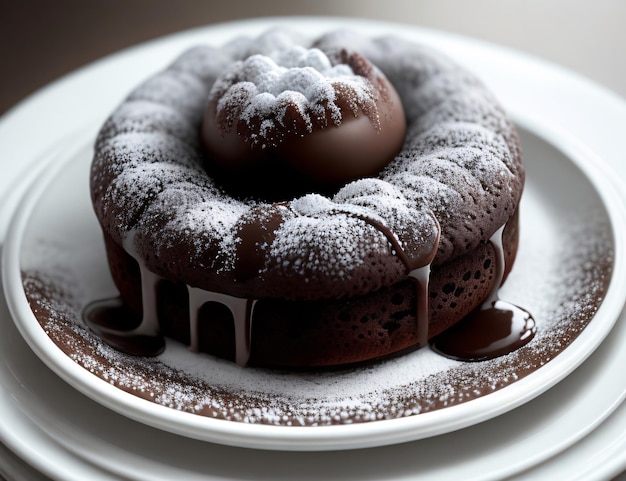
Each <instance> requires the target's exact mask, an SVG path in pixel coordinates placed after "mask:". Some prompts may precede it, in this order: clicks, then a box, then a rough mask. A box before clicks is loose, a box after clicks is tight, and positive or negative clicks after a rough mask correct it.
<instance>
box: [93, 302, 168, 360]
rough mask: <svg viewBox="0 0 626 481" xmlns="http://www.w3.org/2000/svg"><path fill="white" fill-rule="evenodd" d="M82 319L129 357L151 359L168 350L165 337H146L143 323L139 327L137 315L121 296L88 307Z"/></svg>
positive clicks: (154, 335) (156, 335)
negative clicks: (129, 355) (130, 355)
mask: <svg viewBox="0 0 626 481" xmlns="http://www.w3.org/2000/svg"><path fill="white" fill-rule="evenodd" d="M83 320H84V321H85V324H87V326H88V327H89V328H90V329H91V330H92V331H93V332H95V333H96V334H97V335H98V336H99V337H100V338H101V339H102V340H103V341H104V342H106V343H107V344H109V345H110V346H112V347H114V348H115V349H117V350H119V351H122V352H125V353H127V354H132V355H133V356H146V357H152V356H158V355H159V354H161V353H162V352H163V351H164V350H165V339H164V338H163V336H161V335H159V334H145V333H144V332H143V331H145V329H143V328H142V326H141V324H140V325H139V326H137V316H136V315H135V314H134V313H133V312H132V311H131V310H130V309H129V308H128V307H127V306H126V304H124V302H123V301H122V299H121V298H119V297H115V298H111V299H104V300H101V301H95V302H92V303H90V304H88V305H87V307H85V309H84V310H83ZM129 326H130V327H129Z"/></svg>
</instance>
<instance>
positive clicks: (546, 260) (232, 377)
mask: <svg viewBox="0 0 626 481" xmlns="http://www.w3.org/2000/svg"><path fill="white" fill-rule="evenodd" d="M92 144H93V136H89V135H86V136H85V137H84V138H81V137H80V136H79V135H77V138H76V139H75V143H74V145H73V146H72V145H70V146H68V147H67V150H66V151H65V152H64V153H63V155H60V156H59V157H57V158H54V159H52V164H50V166H49V168H47V169H45V171H44V173H43V175H42V176H41V177H40V178H39V179H38V180H37V181H36V182H35V183H34V185H33V186H32V187H31V188H29V189H28V191H27V194H26V195H25V197H24V198H23V199H22V201H21V204H20V206H19V207H18V209H17V210H16V212H15V217H14V219H13V222H12V223H11V227H10V232H9V234H8V236H7V239H6V242H5V246H4V252H3V255H4V259H3V266H2V268H3V282H4V287H5V292H6V295H7V301H8V304H9V307H10V310H11V312H12V314H13V316H14V319H15V321H16V323H17V325H18V328H19V330H20V331H21V332H22V334H23V335H24V337H25V339H26V341H27V342H28V344H29V345H30V346H31V348H32V349H33V351H34V352H35V353H36V354H37V355H38V356H39V357H40V358H41V359H42V360H43V361H44V362H45V363H46V364H47V365H48V366H50V367H51V368H52V369H53V370H54V371H55V372H57V373H58V374H59V375H60V376H61V377H62V378H64V379H66V380H67V381H68V382H69V383H70V384H72V385H73V386H74V387H76V388H77V389H79V390H80V391H81V392H83V393H85V394H87V395H88V396H90V397H92V398H93V399H95V400H97V401H98V402H101V403H103V404H104V405H106V406H108V407H110V408H112V409H114V410H116V411H117V412H120V413H122V414H125V415H127V416H129V417H130V418H132V419H135V420H139V421H142V422H145V423H147V424H149V425H151V426H155V427H159V428H161V429H165V430H168V431H171V432H174V433H178V434H183V435H187V436H190V437H193V438H197V439H202V440H207V441H212V442H217V443H224V444H229V445H236V446H243V447H252V448H264V449H280V450H337V449H349V448H363V447H372V446H378V445H386V444H392V443H399V442H405V441H412V440H416V439H421V438H424V437H428V436H433V435H437V434H441V433H446V432H450V431H453V430H456V429H460V428H463V427H467V426H470V425H472V424H476V423H478V422H482V421H484V420H486V419H490V418H493V417H495V416H497V415H500V414H502V413H503V412H506V411H508V410H510V409H513V408H514V407H517V406H519V405H520V404H523V403H524V402H527V401H529V400H531V399H533V398H534V397H535V396H537V395H539V394H540V393H542V392H544V391H545V390H546V389H548V388H549V387H551V386H553V385H554V384H555V383H557V382H558V381H560V380H561V379H563V378H564V377H565V376H566V375H567V374H569V373H570V372H572V371H573V370H574V369H575V368H576V367H578V366H579V365H580V363H581V362H583V361H584V360H585V359H586V358H587V357H588V356H589V355H590V354H591V353H592V352H593V351H594V350H595V349H596V348H597V347H598V346H599V344H600V343H601V342H602V340H603V339H604V338H605V336H606V335H607V334H608V332H610V330H611V329H612V327H613V325H614V323H615V321H616V319H617V317H618V316H619V314H620V312H621V310H622V306H623V305H624V302H625V300H626V287H625V286H626V282H624V279H623V276H610V275H609V277H610V284H609V287H608V290H605V286H604V282H606V281H607V280H608V279H605V277H604V276H605V274H606V273H605V270H604V269H603V268H602V267H601V265H602V263H603V262H606V258H607V254H608V253H610V252H611V251H613V252H614V269H616V271H617V272H622V271H623V270H626V264H625V263H624V259H625V257H624V252H626V245H625V241H626V226H624V218H623V213H622V210H621V206H620V201H621V198H619V197H618V196H617V193H616V191H615V189H614V187H613V184H612V181H611V179H610V178H608V177H603V174H601V173H599V172H595V171H593V169H591V165H590V163H589V162H588V161H586V159H584V158H575V159H568V158H566V157H564V156H563V155H561V154H559V152H558V151H556V150H554V149H552V148H550V147H549V145H548V144H546V143H544V142H542V141H541V140H540V139H539V138H538V137H536V136H534V135H532V134H524V135H523V138H522V146H523V149H524V151H525V157H526V159H527V160H526V167H527V177H528V180H527V185H526V190H525V194H524V199H523V201H522V208H521V219H520V223H521V226H522V228H521V231H522V236H521V239H520V249H519V253H518V256H519V257H518V260H517V264H516V266H515V268H514V270H513V272H512V274H511V275H510V277H509V279H508V282H507V284H506V285H505V289H503V290H502V292H501V295H502V297H503V298H504V299H507V300H510V301H511V302H514V303H516V304H518V305H521V306H524V307H525V308H526V309H529V310H530V311H531V312H532V313H533V315H534V317H535V319H536V321H537V331H538V332H537V335H536V336H535V339H534V340H533V341H532V342H531V343H530V344H529V345H527V346H525V347H524V348H522V349H520V350H518V351H515V352H514V353H511V354H509V355H507V356H503V357H500V358H497V359H494V360H490V361H485V362H481V363H459V362H455V361H450V360H447V359H445V358H442V357H440V356H438V355H437V354H435V353H433V352H432V351H430V350H429V349H428V348H426V349H422V350H420V351H417V352H415V353H411V354H408V355H405V356H402V357H400V358H397V359H393V360H389V361H385V362H382V363H379V364H377V365H375V366H373V367H366V368H359V369H351V370H342V371H337V372H334V371H333V372H330V373H323V374H319V373H311V374H305V373H282V372H280V373H279V372H275V371H265V370H260V369H252V368H247V369H243V370H242V369H241V368H239V367H238V366H235V365H233V364H232V363H230V362H224V361H220V360H216V359H214V358H211V357H209V356H204V355H203V356H199V355H197V354H194V353H192V352H189V350H188V349H186V348H185V347H184V346H182V345H180V344H179V343H175V342H168V345H167V348H166V350H165V353H164V354H163V355H161V356H159V357H158V358H157V359H150V360H144V359H138V358H136V357H133V356H128V355H124V354H122V353H119V352H117V351H115V350H113V349H110V348H109V347H108V346H107V345H106V344H105V343H103V342H102V341H100V339H99V338H97V337H96V336H94V335H93V334H92V333H91V332H90V331H89V330H88V329H86V328H85V326H84V324H83V322H82V319H81V313H82V310H83V308H84V307H85V306H86V305H87V304H89V303H90V302H92V301H94V300H100V299H106V298H109V297H112V296H114V295H115V294H116V290H115V288H114V286H113V284H112V281H111V280H110V277H109V275H108V269H107V262H106V256H105V249H104V245H103V242H102V235H101V231H100V229H99V226H98V224H97V221H96V219H95V216H94V214H93V208H92V206H91V202H90V196H89V190H88V182H87V179H88V177H89V167H90V163H91V158H92V149H91V147H90V146H91V145H92ZM574 161H575V162H577V163H579V164H580V166H581V167H582V168H584V169H586V171H587V174H588V175H589V176H590V177H589V179H591V180H592V181H593V183H595V184H596V185H595V188H594V186H593V184H592V183H590V182H589V179H587V178H585V176H584V175H582V174H581V172H580V171H579V170H578V169H577V168H576V167H575V163H574ZM559 185H561V186H562V187H560V188H559ZM599 192H601V196H600V194H599ZM608 257H609V258H610V255H608ZM24 286H27V288H25V287H24ZM33 286H36V288H34V287H33ZM42 287H43V289H44V290H51V291H52V292H42ZM602 298H604V299H603V300H602V301H601V302H602V303H601V305H600V307H599V309H598V311H597V313H596V312H595V309H596V308H597V307H596V304H597V303H599V302H600V301H598V299H602ZM48 310H49V314H48V315H46V314H43V313H45V312H47V311H48ZM34 312H37V313H38V314H37V315H35V314H34ZM589 318H592V320H591V322H589ZM588 322H589V324H588V325H587V323H588ZM576 336H578V337H576ZM561 351H562V352H561ZM68 353H69V354H68ZM529 370H530V371H531V373H530V374H529V375H527V376H526V373H527V372H528V371H529ZM524 376H526V377H524ZM172 379H173V380H172ZM197 386H200V389H198V387H197ZM468 392H471V393H472V397H469V396H468V394H467V393H468ZM475 393H479V394H475ZM444 397H445V399H446V400H447V402H446V403H444V407H442V408H440V409H431V410H427V408H428V407H429V406H430V405H431V404H433V403H435V402H437V400H439V399H441V398H444ZM457 399H460V401H457ZM465 399H470V400H467V401H466V400H465ZM153 401H154V402H153ZM199 407H206V408H210V409H216V410H217V412H218V414H217V415H215V418H213V417H209V416H207V415H200V414H196V412H202V411H201V409H200V408H199ZM354 411H357V412H359V413H361V415H362V416H363V417H364V419H365V420H364V421H362V422H360V423H353V422H349V423H345V424H341V425H337V424H336V423H337V420H339V421H340V420H341V419H342V418H343V416H344V415H345V416H346V418H347V417H348V415H349V414H350V413H351V412H354ZM306 416H310V417H315V419H316V421H317V422H318V423H319V424H320V425H317V426H310V425H309V426H301V425H298V423H299V422H301V419H302V418H304V417H306ZM326 419H328V421H327V424H326V425H324V422H325V420H326Z"/></svg>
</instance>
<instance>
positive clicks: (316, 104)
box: [209, 45, 378, 145]
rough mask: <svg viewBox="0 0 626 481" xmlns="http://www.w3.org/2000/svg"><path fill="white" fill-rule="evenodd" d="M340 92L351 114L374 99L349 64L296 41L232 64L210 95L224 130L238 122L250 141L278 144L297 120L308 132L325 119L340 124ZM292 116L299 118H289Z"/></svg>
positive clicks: (372, 90)
mask: <svg viewBox="0 0 626 481" xmlns="http://www.w3.org/2000/svg"><path fill="white" fill-rule="evenodd" d="M338 92H341V93H343V94H344V95H348V98H349V99H350V101H349V102H348V103H349V105H351V110H352V114H354V115H356V114H357V113H358V111H359V110H363V111H364V112H366V113H367V112H369V111H371V110H372V106H373V105H374V102H375V100H376V99H377V98H378V93H377V91H376V90H375V88H374V86H373V85H372V84H371V83H370V82H369V81H368V79H366V78H365V77H362V76H359V75H356V74H355V73H354V72H353V70H352V68H351V67H350V66H349V65H346V64H337V65H332V64H331V61H330V59H329V58H328V57H327V56H326V55H325V54H324V53H323V52H322V51H321V50H319V49H315V48H313V49H305V48H304V47H301V46H298V45H295V46H292V47H290V48H286V49H283V50H279V51H275V52H270V53H268V54H267V55H261V54H257V55H253V56H251V57H248V58H246V59H245V60H241V61H238V62H235V63H234V64H233V65H232V66H231V67H230V68H229V69H228V70H227V71H226V72H225V73H224V74H223V75H222V76H221V77H219V78H218V79H217V81H216V82H215V84H214V85H213V88H212V90H211V93H210V96H209V99H210V100H211V101H214V102H216V103H217V107H216V110H217V112H216V116H217V118H218V119H219V124H220V126H221V128H222V129H223V130H225V131H228V130H230V129H232V128H233V127H234V126H236V125H238V123H239V122H241V121H242V122H244V123H245V124H246V126H247V131H248V132H249V133H248V134H247V135H246V138H248V139H249V141H250V142H252V143H262V144H263V145H266V144H269V145H276V144H278V143H280V142H281V140H282V138H281V135H284V132H290V131H291V130H292V129H293V130H299V129H300V128H301V126H302V125H301V123H303V124H304V128H305V129H306V130H307V131H308V132H312V131H313V128H314V127H315V126H321V127H325V126H326V125H327V122H328V120H329V119H330V123H331V124H332V125H339V124H340V123H341V121H342V118H343V113H342V108H341V106H340V105H339V102H338ZM294 114H297V117H298V120H297V121H296V120H295V119H293V118H290V116H292V117H293V115H294ZM372 120H373V121H376V120H377V119H375V118H374V119H372ZM292 122H293V124H292Z"/></svg>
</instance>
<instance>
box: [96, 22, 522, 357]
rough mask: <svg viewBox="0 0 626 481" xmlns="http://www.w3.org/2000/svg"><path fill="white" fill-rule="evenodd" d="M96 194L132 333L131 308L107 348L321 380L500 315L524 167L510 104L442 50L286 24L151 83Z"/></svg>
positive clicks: (181, 62) (122, 125) (99, 155)
mask: <svg viewBox="0 0 626 481" xmlns="http://www.w3.org/2000/svg"><path fill="white" fill-rule="evenodd" d="M90 185H91V195H92V201H93V205H94V209H95V213H96V216H97V218H98V220H99V223H100V225H101V227H102V231H103V235H104V240H105V245H106V250H107V256H108V260H109V265H110V269H111V273H112V277H113V280H114V281H115V284H116V286H117V287H118V289H119V291H120V297H121V302H120V303H118V304H115V306H116V307H115V310H116V311H115V312H116V315H118V316H121V317H119V318H118V320H117V321H116V322H115V323H113V322H112V321H111V319H112V316H111V315H107V312H109V313H110V312H111V309H113V305H114V304H113V303H112V302H104V303H99V304H97V305H94V306H91V308H90V309H89V312H88V313H86V315H85V318H86V319H87V320H88V323H89V324H90V326H91V327H92V328H93V329H94V330H95V331H97V332H98V333H99V334H100V335H101V336H103V338H105V339H106V340H108V342H110V343H111V344H113V345H114V346H117V347H119V348H122V349H125V350H128V351H130V352H137V353H138V354H141V353H144V354H156V353H158V352H159V351H160V349H162V348H163V340H162V338H163V336H165V337H169V338H173V339H177V340H178V341H180V342H183V343H186V344H188V345H189V346H190V348H191V349H192V350H198V351H202V352H206V353H209V354H212V355H215V356H219V357H223V358H226V359H232V360H234V361H236V362H237V363H239V364H241V365H254V366H265V367H280V368H311V367H313V368H318V367H328V366H345V365H351V364H354V363H362V362H366V361H372V360H376V359H381V358H384V357H387V356H391V355H398V354H400V353H403V352H406V351H407V350H412V349H416V348H419V347H423V346H425V345H427V344H428V341H429V340H432V339H436V336H437V335H439V334H440V333H442V332H444V331H447V330H448V331H449V328H450V327H451V326H453V325H455V324H457V323H459V321H461V320H462V319H463V318H465V317H466V316H468V314H470V313H473V312H476V310H481V309H482V310H483V311H488V310H489V309H490V308H493V306H494V305H495V303H496V300H497V297H496V294H495V293H496V292H497V289H498V287H499V286H500V284H501V282H503V280H504V279H505V278H506V276H507V274H508V272H509V271H510V269H511V266H512V264H513V261H514V259H515V255H516V252H517V246H518V215H517V213H518V205H519V201H520V197H521V194H522V190H523V185H524V169H523V165H522V157H521V152H520V146H519V141H518V136H517V133H516V130H515V127H514V125H513V124H512V122H511V121H510V120H509V119H508V117H507V115H506V114H505V112H504V111H503V109H502V107H501V106H500V104H499V103H498V102H497V100H496V99H495V98H494V96H493V95H492V94H491V93H490V92H489V91H488V90H487V89H486V88H485V86H484V85H483V84H482V83H481V82H480V81H479V80H478V79H477V78H476V77H475V76H474V75H473V74H471V73H469V72H468V71H466V70H464V69H463V68H461V67H460V66H458V65H456V64H455V63H454V62H452V61H451V60H449V59H447V58H446V57H445V56H444V55H442V54H441V53H439V52H436V51H433V50H432V49H430V48H428V47H425V46H421V45H418V44H415V43H413V42H411V41H408V40H405V39H402V38H397V37H393V36H388V37H377V38H370V37H367V36H363V35H360V34H356V33H353V32H344V31H341V32H340V31H336V32H335V31H333V32H330V33H327V34H324V35H323V36H321V37H319V38H316V39H314V40H310V39H307V38H301V37H300V36H299V35H296V34H294V33H291V32H287V31H284V30H279V29H272V30H269V31H267V32H265V33H264V34H262V35H260V36H258V37H251V38H247V37H241V38H237V39H235V40H233V41H231V42H230V43H228V44H226V45H223V46H220V47H211V46H199V47H195V48H193V49H191V50H189V51H187V52H185V53H183V54H182V56H180V57H179V58H178V59H176V60H175V61H174V62H173V63H172V64H171V65H170V66H169V67H168V68H166V69H165V70H164V71H162V72H160V73H158V74H157V75H155V76H153V77H152V78H150V79H148V80H147V81H146V82H145V83H143V84H142V85H140V86H139V87H137V88H136V89H135V90H134V91H133V92H132V93H131V94H130V95H129V96H128V97H127V98H126V99H125V100H124V101H123V102H122V104H121V105H120V106H119V107H118V108H117V109H116V110H115V111H114V112H113V113H112V115H111V116H110V117H109V118H108V120H107V121H106V123H105V124H104V125H103V127H102V128H101V130H100V132H99V135H98V137H97V140H96V144H95V155H94V159H93V163H92V168H91V177H90ZM485 306H486V307H485ZM119 319H121V321H120V320H119ZM531 330H532V329H531V328H530V327H529V326H528V325H526V326H525V327H524V328H523V331H524V333H521V335H520V336H518V337H523V338H524V339H528V338H530V337H532V336H530V335H529V332H530V331H531Z"/></svg>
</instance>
